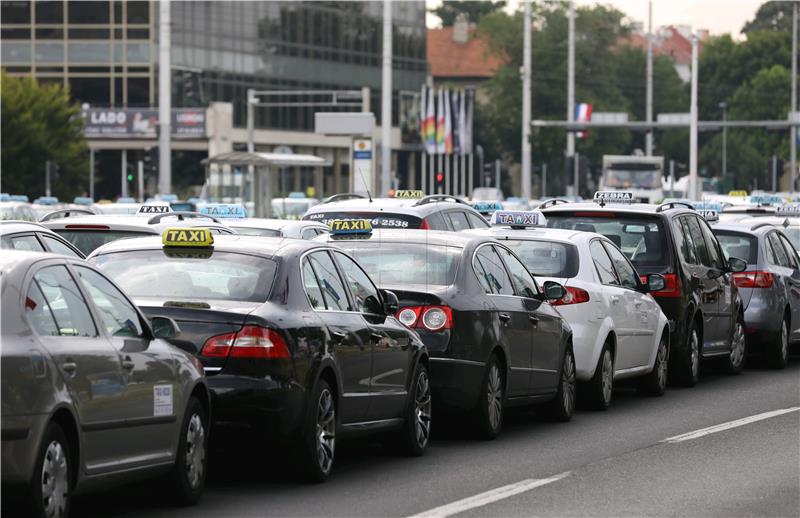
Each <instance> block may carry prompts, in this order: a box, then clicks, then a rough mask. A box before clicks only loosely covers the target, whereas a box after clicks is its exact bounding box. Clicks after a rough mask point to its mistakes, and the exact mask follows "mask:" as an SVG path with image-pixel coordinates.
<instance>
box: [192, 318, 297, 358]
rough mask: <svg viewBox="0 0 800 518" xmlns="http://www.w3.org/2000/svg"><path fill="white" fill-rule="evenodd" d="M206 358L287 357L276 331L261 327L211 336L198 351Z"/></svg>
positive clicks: (285, 349)
mask: <svg viewBox="0 0 800 518" xmlns="http://www.w3.org/2000/svg"><path fill="white" fill-rule="evenodd" d="M200 354H201V355H202V356H206V357H208V358H227V357H228V356H230V357H231V358H265V359H279V358H288V357H289V348H288V347H286V341H285V340H284V339H283V337H281V335H279V334H278V333H277V332H276V331H273V330H272V329H267V328H266V327H261V326H244V327H243V328H241V329H240V330H239V331H238V332H237V333H228V334H224V335H217V336H212V337H211V338H209V339H208V340H206V343H205V344H204V345H203V349H202V350H201V351H200Z"/></svg>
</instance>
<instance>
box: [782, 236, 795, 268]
mask: <svg viewBox="0 0 800 518" xmlns="http://www.w3.org/2000/svg"><path fill="white" fill-rule="evenodd" d="M778 241H780V242H781V243H782V244H783V248H784V250H786V257H787V258H788V259H789V268H793V269H795V270H796V269H798V267H800V263H798V260H797V252H796V251H795V249H794V247H793V246H792V244H791V243H790V242H789V240H788V239H787V238H786V237H785V236H781V235H779V236H778Z"/></svg>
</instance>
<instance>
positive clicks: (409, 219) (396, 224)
mask: <svg viewBox="0 0 800 518" xmlns="http://www.w3.org/2000/svg"><path fill="white" fill-rule="evenodd" d="M303 219H305V220H310V221H319V222H320V223H325V224H326V225H327V224H329V223H330V222H331V221H333V220H335V219H368V220H370V221H371V222H372V228H419V226H420V224H422V218H418V217H416V216H411V215H408V214H395V213H392V212H365V211H352V212H351V211H341V212H318V213H316V214H306V215H305V216H304V217H303Z"/></svg>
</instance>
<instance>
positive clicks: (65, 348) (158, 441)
mask: <svg viewBox="0 0 800 518" xmlns="http://www.w3.org/2000/svg"><path fill="white" fill-rule="evenodd" d="M0 279H2V291H1V292H0V296H1V297H2V299H1V300H2V418H1V420H0V426H2V483H3V486H4V488H7V487H13V486H22V487H24V494H25V496H26V500H27V503H26V505H28V506H30V508H29V510H30V511H31V512H30V515H32V516H46V517H63V516H66V515H67V514H68V512H69V505H70V501H71V498H72V495H73V494H77V493H80V492H82V491H87V490H90V489H98V488H101V487H103V486H106V485H108V484H110V483H112V481H113V483H115V484H116V483H122V482H126V481H130V480H133V479H139V478H142V477H147V476H160V475H166V476H167V478H168V480H169V481H170V484H169V485H168V486H165V487H166V488H168V490H169V491H170V496H172V497H174V499H175V500H176V501H178V502H180V503H184V504H192V503H194V502H196V501H197V500H198V498H199V497H200V494H201V493H202V490H203V486H204V482H205V473H206V450H207V445H208V435H209V428H208V426H209V422H210V421H209V418H210V399H209V392H208V389H207V387H206V383H205V378H204V377H203V368H202V365H200V363H199V362H198V361H197V360H196V359H194V358H193V357H192V356H190V355H189V354H187V353H185V352H184V351H182V350H180V349H178V348H176V347H173V346H171V345H170V344H169V343H167V341H166V340H165V338H170V337H174V336H176V334H177V333H178V332H179V330H178V328H177V325H176V324H175V322H174V321H173V320H171V319H169V318H163V317H154V318H153V319H152V321H151V322H148V321H147V320H146V319H145V317H144V316H143V315H142V313H140V312H139V310H138V309H137V308H136V306H134V305H133V304H132V303H131V302H130V300H129V299H128V297H127V296H126V295H125V294H124V293H123V292H122V291H120V290H119V288H117V286H116V285H115V284H114V283H113V282H111V281H110V280H108V279H107V278H106V277H105V276H104V275H103V274H101V273H99V271H98V270H97V269H95V268H94V267H92V266H91V265H89V264H87V263H86V262H85V261H83V260H80V259H75V258H70V257H65V256H59V255H55V254H47V253H42V252H24V251H16V250H3V251H2V252H0ZM12 494H22V492H16V491H5V490H4V496H6V495H12ZM26 514H27V513H26Z"/></svg>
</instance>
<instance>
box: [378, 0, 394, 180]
mask: <svg viewBox="0 0 800 518" xmlns="http://www.w3.org/2000/svg"><path fill="white" fill-rule="evenodd" d="M391 138H392V2H391V0H383V74H382V76H381V189H380V192H381V193H382V194H383V196H386V195H387V193H388V192H389V187H390V180H391V176H392V147H391Z"/></svg>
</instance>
